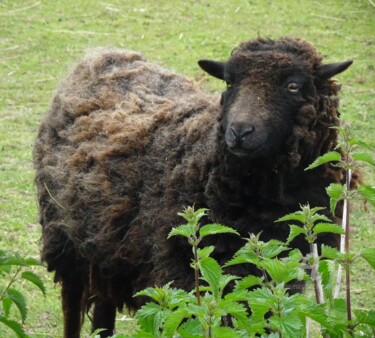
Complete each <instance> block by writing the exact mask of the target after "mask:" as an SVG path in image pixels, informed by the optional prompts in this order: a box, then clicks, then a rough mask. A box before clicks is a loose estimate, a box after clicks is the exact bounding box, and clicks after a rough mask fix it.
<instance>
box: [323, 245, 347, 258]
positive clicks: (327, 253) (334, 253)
mask: <svg viewBox="0 0 375 338" xmlns="http://www.w3.org/2000/svg"><path fill="white" fill-rule="evenodd" d="M322 257H325V258H329V259H333V260H335V259H337V258H342V254H341V253H340V251H338V250H337V249H335V248H332V247H330V246H328V245H324V244H323V245H322Z"/></svg>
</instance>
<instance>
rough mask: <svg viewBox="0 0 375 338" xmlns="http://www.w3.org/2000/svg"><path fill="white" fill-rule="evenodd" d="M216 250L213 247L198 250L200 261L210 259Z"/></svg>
mask: <svg viewBox="0 0 375 338" xmlns="http://www.w3.org/2000/svg"><path fill="white" fill-rule="evenodd" d="M214 250H215V247H214V246H213V245H210V246H206V247H204V248H202V249H200V248H198V259H201V258H204V257H209V256H210V255H211V254H212V253H213V251H214Z"/></svg>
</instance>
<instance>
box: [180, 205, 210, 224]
mask: <svg viewBox="0 0 375 338" xmlns="http://www.w3.org/2000/svg"><path fill="white" fill-rule="evenodd" d="M207 210H208V209H205V208H201V209H198V210H194V207H187V208H186V209H185V210H184V211H183V212H178V213H177V215H179V216H181V217H183V218H185V220H187V221H188V222H191V223H197V222H199V220H200V219H201V218H202V217H203V216H205V215H206V211H207Z"/></svg>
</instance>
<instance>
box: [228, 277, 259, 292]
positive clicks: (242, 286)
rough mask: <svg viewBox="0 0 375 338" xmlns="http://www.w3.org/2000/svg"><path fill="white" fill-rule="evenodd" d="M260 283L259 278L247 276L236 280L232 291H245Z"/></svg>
mask: <svg viewBox="0 0 375 338" xmlns="http://www.w3.org/2000/svg"><path fill="white" fill-rule="evenodd" d="M262 281H263V279H262V278H260V277H256V276H252V275H248V276H245V277H243V278H242V279H240V280H238V281H237V282H236V286H235V288H234V289H235V291H242V290H247V289H249V288H251V287H253V286H255V285H259V284H261V283H262Z"/></svg>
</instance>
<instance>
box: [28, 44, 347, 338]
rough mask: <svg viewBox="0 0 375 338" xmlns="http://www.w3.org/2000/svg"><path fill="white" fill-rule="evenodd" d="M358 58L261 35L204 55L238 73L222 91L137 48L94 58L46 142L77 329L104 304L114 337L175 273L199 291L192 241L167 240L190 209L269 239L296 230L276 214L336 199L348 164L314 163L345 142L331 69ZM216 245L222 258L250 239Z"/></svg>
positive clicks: (50, 202) (51, 241) (55, 248)
mask: <svg viewBox="0 0 375 338" xmlns="http://www.w3.org/2000/svg"><path fill="white" fill-rule="evenodd" d="M350 64H351V61H346V62H342V63H336V64H327V65H323V64H322V56H321V55H320V54H319V53H318V52H316V50H315V49H314V47H313V46H312V45H311V44H310V43H308V42H306V41H304V40H301V39H292V38H283V39H280V40H276V41H273V40H270V39H262V38H258V39H256V40H254V41H248V42H244V43H242V44H240V45H239V47H238V48H236V49H235V50H234V51H233V52H232V55H231V56H230V58H229V60H228V61H227V62H214V61H208V60H202V61H200V62H199V65H200V66H201V67H202V68H203V69H204V70H205V71H206V72H208V73H209V74H211V75H213V76H215V77H217V78H219V79H221V80H224V81H226V82H227V89H226V90H225V91H224V93H223V94H222V96H221V99H220V98H219V97H216V96H210V95H207V94H204V93H203V92H202V91H201V90H200V89H199V88H198V87H197V85H196V84H195V83H194V82H192V81H191V80H188V79H186V78H184V77H181V76H178V75H176V74H174V73H172V72H170V71H168V70H165V69H163V68H161V67H159V66H157V65H155V64H152V63H149V62H147V61H145V60H144V59H143V58H142V56H141V55H140V54H138V53H136V52H130V51H126V50H116V49H113V50H108V49H107V50H100V51H97V52H95V53H93V54H91V55H89V56H88V57H86V58H85V59H84V60H83V61H82V62H81V63H80V64H79V65H78V66H77V67H76V68H75V70H74V71H73V73H72V74H71V75H70V76H69V77H68V78H67V79H66V80H65V81H64V82H62V84H61V85H60V86H59V88H58V90H57V92H56V95H55V98H54V100H53V103H52V106H51V108H50V111H49V114H48V116H47V117H46V119H45V121H44V122H43V123H42V125H41V127H40V130H39V135H38V138H37V140H36V143H35V148H34V165H35V169H36V172H37V175H36V185H37V188H38V201H39V206H40V223H41V224H42V227H43V250H42V259H43V260H44V261H46V262H47V264H48V270H49V271H55V281H56V282H60V283H61V284H62V303H63V312H64V323H65V324H64V325H65V328H64V330H65V332H64V334H65V337H69V338H74V337H79V332H80V327H81V323H82V320H83V317H84V313H85V311H86V310H88V308H89V307H90V306H91V305H92V304H94V314H93V324H92V325H93V329H96V328H106V329H107V330H106V331H105V332H103V333H102V336H106V335H110V334H112V332H113V329H114V321H115V314H116V310H117V309H122V307H123V306H124V305H126V306H127V307H128V308H131V309H137V308H139V306H140V305H141V304H140V300H139V299H134V298H133V297H132V295H133V294H134V293H135V292H137V291H140V290H142V289H144V288H145V287H148V286H154V285H163V284H165V283H166V282H168V281H171V280H173V281H174V284H173V285H174V286H175V287H180V288H184V289H188V290H190V289H192V287H193V274H192V272H191V269H190V267H189V263H190V258H191V250H190V248H189V247H187V245H186V244H185V243H183V242H182V241H180V240H179V239H177V238H174V239H170V240H167V239H166V237H167V234H168V232H169V231H170V230H171V227H173V226H177V225H178V224H180V223H181V221H182V220H181V219H180V218H179V217H178V216H177V212H179V211H181V210H182V209H183V208H184V207H186V206H188V205H193V204H195V206H196V207H205V208H208V209H210V214H209V219H208V220H207V221H208V222H215V223H222V224H225V225H228V226H232V227H233V228H235V229H236V230H237V231H238V232H240V234H241V235H242V236H247V235H248V233H249V232H250V233H258V232H259V231H262V239H264V240H268V239H270V238H278V239H281V240H284V239H285V238H286V237H287V235H288V233H289V230H288V227H287V225H286V224H275V223H274V221H275V220H276V219H277V218H279V217H281V216H282V215H284V214H286V213H289V212H292V211H295V210H297V209H298V208H299V204H300V203H307V202H308V203H309V204H310V205H311V206H328V205H329V201H328V198H327V196H326V193H325V187H326V186H328V185H329V184H330V183H331V182H339V181H341V180H342V178H343V172H342V170H341V169H338V168H334V167H331V166H329V165H325V166H322V167H320V168H317V169H315V170H311V171H308V172H305V171H304V169H305V168H306V166H307V165H308V164H310V163H311V162H313V160H314V159H315V158H316V157H317V156H320V155H322V154H323V153H325V152H327V151H330V150H332V149H333V148H334V147H335V146H336V138H337V132H336V130H335V129H332V128H330V127H333V126H337V125H338V124H339V112H338V98H337V94H338V91H339V88H340V87H339V85H338V84H337V83H336V82H335V81H334V80H332V79H331V77H333V76H334V75H336V74H338V73H340V72H342V71H344V70H345V69H346V68H347V67H348V66H349V65H350ZM211 240H212V241H213V243H211V244H213V245H215V255H214V257H215V258H216V259H217V260H218V261H219V262H220V263H224V262H226V261H227V260H228V259H229V258H231V257H232V256H233V254H234V253H235V252H236V251H237V250H238V249H239V247H240V246H242V244H243V242H242V241H241V239H240V238H235V237H234V236H230V237H225V236H217V237H216V238H215V239H211ZM319 240H320V241H321V242H325V243H328V244H331V245H335V241H336V238H335V237H334V236H330V235H325V236H324V235H323V236H322V237H321V238H319ZM293 245H294V246H296V247H299V248H301V249H302V250H304V251H305V252H306V250H307V248H306V247H305V243H304V241H303V240H302V239H301V240H298V238H297V239H296V240H295V241H294V242H293ZM236 269H237V270H235V273H236V274H242V275H245V274H249V273H253V272H254V271H252V270H251V269H248V268H247V267H246V268H245V267H239V268H236Z"/></svg>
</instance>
